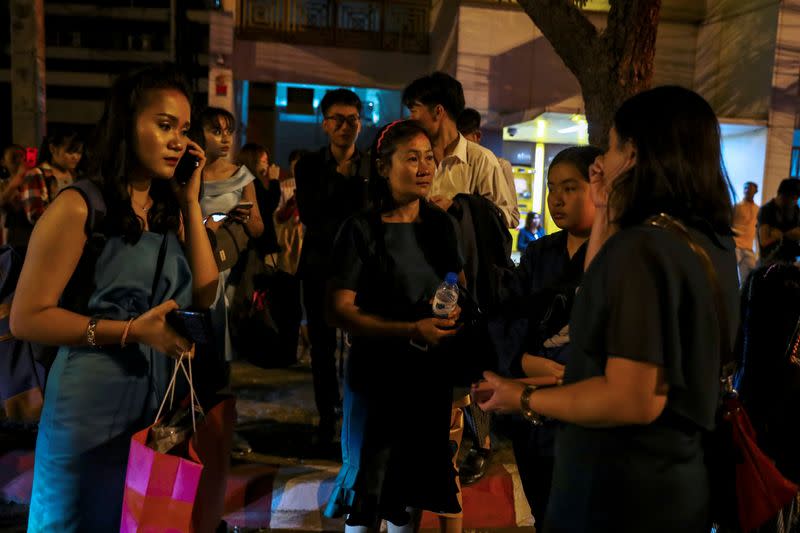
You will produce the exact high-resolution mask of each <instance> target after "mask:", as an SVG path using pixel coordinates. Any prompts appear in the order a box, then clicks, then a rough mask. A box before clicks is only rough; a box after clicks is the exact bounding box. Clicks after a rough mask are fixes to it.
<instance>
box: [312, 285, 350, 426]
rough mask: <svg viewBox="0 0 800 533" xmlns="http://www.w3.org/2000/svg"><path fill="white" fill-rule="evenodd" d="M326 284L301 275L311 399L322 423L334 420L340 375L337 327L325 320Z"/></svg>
mask: <svg viewBox="0 0 800 533" xmlns="http://www.w3.org/2000/svg"><path fill="white" fill-rule="evenodd" d="M325 285H326V281H325V280H324V279H320V278H314V277H311V276H306V277H304V278H303V304H304V305H305V308H306V318H307V320H308V337H309V340H310V341H311V374H312V376H313V379H314V400H315V402H316V404H317V412H319V417H320V425H321V426H322V425H326V424H333V423H334V422H335V420H336V417H335V410H336V407H337V406H339V404H341V397H340V396H339V378H338V376H337V375H336V328H332V327H331V326H329V325H328V322H327V321H326V320H325Z"/></svg>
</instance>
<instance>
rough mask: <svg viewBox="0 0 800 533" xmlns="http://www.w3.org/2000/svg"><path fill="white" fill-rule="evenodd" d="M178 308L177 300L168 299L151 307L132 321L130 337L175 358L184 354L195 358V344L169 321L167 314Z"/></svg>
mask: <svg viewBox="0 0 800 533" xmlns="http://www.w3.org/2000/svg"><path fill="white" fill-rule="evenodd" d="M178 308H179V307H178V304H177V302H175V300H167V301H166V302H164V303H162V304H161V305H157V306H156V307H154V308H152V309H150V310H149V311H147V312H146V313H144V314H143V315H141V316H139V317H138V318H136V319H135V320H134V321H133V322H131V326H130V330H129V331H128V338H129V339H130V340H131V341H132V342H135V343H140V344H146V345H147V346H150V347H152V348H153V349H154V350H156V351H157V352H161V353H163V354H165V355H167V356H168V357H172V358H174V359H179V358H180V357H181V356H182V355H183V356H184V357H188V358H189V359H191V358H193V357H194V345H193V344H192V343H191V342H190V341H189V340H187V339H185V338H183V337H182V336H181V335H179V334H178V333H177V332H176V331H175V330H174V329H173V328H172V326H170V325H169V324H168V323H167V314H168V313H169V312H170V311H173V310H175V309H178Z"/></svg>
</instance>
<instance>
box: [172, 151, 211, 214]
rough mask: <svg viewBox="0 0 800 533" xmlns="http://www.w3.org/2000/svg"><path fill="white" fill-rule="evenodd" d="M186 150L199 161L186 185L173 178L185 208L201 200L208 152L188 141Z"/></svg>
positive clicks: (175, 188) (174, 187)
mask: <svg viewBox="0 0 800 533" xmlns="http://www.w3.org/2000/svg"><path fill="white" fill-rule="evenodd" d="M186 152H188V153H190V154H192V155H194V156H195V157H197V159H198V161H199V162H198V164H197V168H196V169H195V170H194V172H192V176H191V177H190V178H189V181H188V182H187V183H186V185H179V184H178V182H177V181H175V180H174V179H173V180H171V181H172V186H173V189H174V190H175V191H176V196H177V198H178V202H179V203H180V204H181V207H182V208H183V209H184V210H185V208H186V207H187V206H188V205H190V204H193V203H195V202H199V201H200V185H201V183H202V182H203V169H204V168H205V166H206V153H205V152H204V151H203V149H202V148H200V146H199V145H197V144H195V143H193V142H192V141H188V142H187V145H186ZM184 216H185V213H184Z"/></svg>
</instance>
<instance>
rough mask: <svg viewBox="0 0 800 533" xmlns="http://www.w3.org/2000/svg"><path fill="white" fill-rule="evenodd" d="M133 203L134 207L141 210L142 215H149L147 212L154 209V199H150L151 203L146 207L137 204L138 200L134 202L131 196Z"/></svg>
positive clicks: (146, 204)
mask: <svg viewBox="0 0 800 533" xmlns="http://www.w3.org/2000/svg"><path fill="white" fill-rule="evenodd" d="M131 203H132V204H133V206H134V207H138V208H139V209H141V210H142V213H147V211H149V210H150V208H151V207H153V199H152V198H150V202H148V203H145V204H144V205H142V204H140V203H139V202H137V201H136V200H134V199H133V196H131Z"/></svg>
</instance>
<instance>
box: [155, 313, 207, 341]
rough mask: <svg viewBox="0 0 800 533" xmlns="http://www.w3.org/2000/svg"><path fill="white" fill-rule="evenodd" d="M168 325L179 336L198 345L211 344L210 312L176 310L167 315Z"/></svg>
mask: <svg viewBox="0 0 800 533" xmlns="http://www.w3.org/2000/svg"><path fill="white" fill-rule="evenodd" d="M166 318H167V324H169V325H170V326H172V327H173V328H174V329H175V331H177V332H178V334H180V335H182V336H183V337H185V338H186V339H188V340H190V341H192V342H193V343H195V344H198V345H208V344H211V342H212V340H213V334H212V329H211V315H210V314H209V313H208V311H189V310H186V309H175V310H174V311H170V312H169V313H167V317H166Z"/></svg>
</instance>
